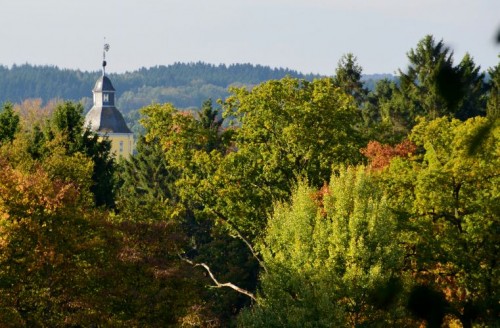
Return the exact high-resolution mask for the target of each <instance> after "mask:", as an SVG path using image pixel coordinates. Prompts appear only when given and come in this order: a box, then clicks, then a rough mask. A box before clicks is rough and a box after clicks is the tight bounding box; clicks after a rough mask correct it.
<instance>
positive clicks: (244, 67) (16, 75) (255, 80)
mask: <svg viewBox="0 0 500 328" xmlns="http://www.w3.org/2000/svg"><path fill="white" fill-rule="evenodd" d="M99 74H101V73H100V72H99V71H95V72H87V71H84V72H83V71H80V70H70V69H60V68H58V67H55V66H33V65H30V64H24V65H14V66H12V67H10V68H9V67H5V66H0V103H3V102H6V101H11V102H13V103H19V102H22V101H23V100H25V99H29V98H41V99H42V100H43V101H44V102H47V101H49V100H51V99H54V98H59V99H65V100H74V101H81V102H83V104H84V106H85V107H86V108H87V109H88V108H90V106H91V105H92V104H91V99H92V98H91V96H92V93H91V90H92V88H93V86H94V83H95V81H96V79H97V78H98V77H99ZM287 75H289V76H292V77H299V78H305V79H308V80H312V79H313V78H314V77H318V75H312V74H302V73H300V72H297V71H294V70H290V69H285V68H270V67H268V66H260V65H252V64H233V65H212V64H207V63H202V62H198V63H175V64H172V65H168V66H155V67H151V68H141V69H139V70H136V71H133V72H126V73H122V74H110V78H111V79H112V81H113V84H114V86H115V88H116V90H117V96H118V103H117V105H118V108H120V110H121V111H122V112H123V113H124V114H127V113H129V112H130V111H131V110H136V109H138V108H141V107H143V106H145V105H148V104H150V103H151V102H159V103H164V102H171V103H173V104H174V106H175V107H177V108H193V107H199V106H200V104H201V103H202V102H203V101H204V100H206V99H208V98H212V99H218V98H223V97H225V96H226V95H227V89H228V87H230V86H239V85H247V86H252V85H256V84H259V83H261V82H263V81H267V80H271V79H281V78H283V77H284V76H287ZM386 77H391V75H387V74H377V75H365V76H364V77H363V80H364V81H365V83H366V87H368V88H369V89H371V88H373V86H374V84H375V82H376V81H377V80H380V79H381V78H386Z"/></svg>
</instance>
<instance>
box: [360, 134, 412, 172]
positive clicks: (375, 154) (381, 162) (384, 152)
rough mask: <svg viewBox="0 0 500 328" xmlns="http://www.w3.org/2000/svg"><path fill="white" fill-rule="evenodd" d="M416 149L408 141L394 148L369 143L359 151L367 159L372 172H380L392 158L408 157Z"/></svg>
mask: <svg viewBox="0 0 500 328" xmlns="http://www.w3.org/2000/svg"><path fill="white" fill-rule="evenodd" d="M416 149H417V146H415V144H414V143H413V142H411V141H410V140H404V141H403V142H401V143H399V144H397V145H395V146H391V145H387V144H382V143H380V142H378V141H370V142H369V143H368V145H367V146H366V148H363V149H361V153H362V154H363V155H365V156H366V157H367V158H368V161H369V163H370V167H371V168H372V169H373V170H381V169H383V168H384V167H387V166H388V165H389V164H390V163H391V160H392V159H393V158H394V157H403V158H407V157H410V156H411V155H412V154H414V153H415V150H416Z"/></svg>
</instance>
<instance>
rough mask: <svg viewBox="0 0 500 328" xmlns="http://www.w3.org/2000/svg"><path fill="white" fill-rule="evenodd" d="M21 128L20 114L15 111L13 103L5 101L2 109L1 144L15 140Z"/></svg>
mask: <svg viewBox="0 0 500 328" xmlns="http://www.w3.org/2000/svg"><path fill="white" fill-rule="evenodd" d="M18 130H19V115H18V114H17V113H15V112H14V109H13V106H12V104H11V103H5V104H4V105H3V108H2V110H1V111H0V145H1V144H2V143H4V142H10V141H12V140H14V136H15V134H16V132H17V131H18Z"/></svg>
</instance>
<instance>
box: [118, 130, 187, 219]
mask: <svg viewBox="0 0 500 328" xmlns="http://www.w3.org/2000/svg"><path fill="white" fill-rule="evenodd" d="M136 150H137V154H136V155H134V156H132V157H130V159H128V160H123V161H122V162H121V163H120V165H119V172H118V173H119V178H120V184H121V185H120V188H119V191H118V193H119V197H118V209H119V210H120V211H126V212H127V213H129V214H130V213H133V214H134V215H133V217H134V219H135V220H138V221H141V220H145V219H146V220H162V219H166V218H168V206H169V205H170V206H171V207H172V206H175V202H176V201H178V197H176V195H175V194H174V192H173V188H174V186H173V183H174V182H175V180H176V178H177V177H176V174H174V170H173V169H170V168H169V167H168V163H167V160H166V159H165V156H164V153H163V150H162V148H161V146H160V144H159V143H158V140H152V141H146V140H145V139H144V137H141V138H140V139H139V140H138V142H137V148H136Z"/></svg>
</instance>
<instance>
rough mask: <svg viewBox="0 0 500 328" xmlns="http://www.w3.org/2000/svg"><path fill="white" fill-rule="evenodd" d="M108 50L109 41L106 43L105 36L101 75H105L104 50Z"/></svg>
mask: <svg viewBox="0 0 500 328" xmlns="http://www.w3.org/2000/svg"><path fill="white" fill-rule="evenodd" d="M108 51H109V43H106V38H104V49H103V51H102V75H103V76H104V75H106V64H107V63H106V52H108Z"/></svg>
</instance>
